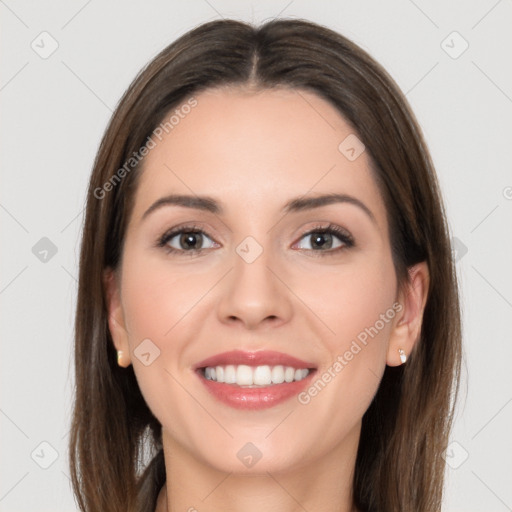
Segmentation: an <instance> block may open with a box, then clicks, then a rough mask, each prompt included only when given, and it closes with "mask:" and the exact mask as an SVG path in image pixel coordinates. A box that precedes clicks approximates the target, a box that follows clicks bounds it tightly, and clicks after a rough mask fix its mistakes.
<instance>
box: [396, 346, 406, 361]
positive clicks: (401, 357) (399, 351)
mask: <svg viewBox="0 0 512 512" xmlns="http://www.w3.org/2000/svg"><path fill="white" fill-rule="evenodd" d="M398 353H399V354H400V361H402V364H404V363H405V361H407V356H406V355H405V352H404V350H403V349H401V348H399V349H398Z"/></svg>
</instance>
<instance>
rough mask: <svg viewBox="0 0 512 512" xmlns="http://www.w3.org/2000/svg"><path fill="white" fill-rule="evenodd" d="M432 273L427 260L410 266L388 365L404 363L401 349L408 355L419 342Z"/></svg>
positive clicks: (400, 295) (394, 329) (389, 352)
mask: <svg viewBox="0 0 512 512" xmlns="http://www.w3.org/2000/svg"><path fill="white" fill-rule="evenodd" d="M429 283H430V275H429V271H428V265H427V263H426V262H425V261H422V262H421V263H418V264H416V265H414V266H412V267H409V279H408V282H407V283H406V284H405V286H404V287H403V289H402V290H401V291H400V292H399V294H398V304H399V305H400V306H401V308H400V309H398V308H397V311H399V313H398V314H397V315H396V317H395V321H394V323H393V329H392V332H391V336H390V340H389V346H388V354H387V358H386V363H387V365H388V366H398V365H400V364H402V361H401V360H400V353H399V350H400V349H402V350H403V351H404V353H405V355H406V356H407V357H408V356H409V355H410V353H411V352H412V349H413V348H414V345H415V344H416V343H417V341H418V339H419V337H420V333H421V325H422V321H423V312H424V310H425V304H426V303H427V296H428V288H429Z"/></svg>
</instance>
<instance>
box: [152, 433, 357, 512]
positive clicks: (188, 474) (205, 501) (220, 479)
mask: <svg viewBox="0 0 512 512" xmlns="http://www.w3.org/2000/svg"><path fill="white" fill-rule="evenodd" d="M359 433H360V425H358V426H357V428H356V429H354V431H353V432H352V433H350V434H349V436H347V437H346V438H345V439H344V441H343V443H342V444H341V445H340V446H338V447H336V448H335V449H334V450H331V451H330V452H329V453H327V454H324V455H323V456H322V457H321V458H320V459H319V460H316V461H313V462H311V461H308V463H307V464H305V465H303V466H301V467H298V466H297V467H295V468H291V469H290V470H288V471H286V472H279V473H278V472H271V471H262V472H261V473H258V474H256V473H254V474H249V475H247V474H236V473H224V472H221V471H218V470H216V469H215V468H212V467H211V466H209V465H205V464H204V463H202V462H200V461H198V460H197V459H196V458H195V457H193V456H192V454H190V452H188V451H187V450H186V449H185V448H184V447H183V446H181V445H179V444H177V443H175V442H174V441H173V440H172V439H169V438H168V437H167V436H166V435H165V433H163V434H164V435H163V439H164V455H165V467H166V475H167V480H166V483H165V485H164V486H163V487H162V490H161V492H160V494H159V497H158V502H157V507H156V511H155V512H174V511H177V510H183V511H187V512H216V511H218V510H223V511H225V512H239V511H243V512H261V510H276V511H279V512H299V511H301V512H303V511H304V510H322V511H323V512H355V511H356V509H355V507H354V505H353V496H352V481H353V475H354V468H355V460H356V454H357V445H358V441H359Z"/></svg>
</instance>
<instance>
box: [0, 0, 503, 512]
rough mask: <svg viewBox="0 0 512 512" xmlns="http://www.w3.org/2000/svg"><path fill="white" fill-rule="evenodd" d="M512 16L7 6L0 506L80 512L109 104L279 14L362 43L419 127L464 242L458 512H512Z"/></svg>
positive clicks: (277, 4)
mask: <svg viewBox="0 0 512 512" xmlns="http://www.w3.org/2000/svg"><path fill="white" fill-rule="evenodd" d="M511 12H512V2H511V1H510V0H501V1H496V0H489V1H487V0H486V1H480V2H476V1H474V0H473V1H466V2H441V1H436V2H426V1H420V0H417V1H415V2H413V1H411V0H393V1H389V2H378V1H360V2H356V1H341V2H333V1H331V2H326V1H316V2H309V3H308V2H306V1H300V0H292V1H290V0H284V1H274V2H269V1H265V2H235V1H227V0H208V1H207V0H193V1H190V2H187V3H185V2H181V3H178V2H169V1H167V2H166V1H163V0H160V1H156V0H155V1H152V2H142V1H133V2H130V3H128V2H121V1H120V0H116V1H108V2H100V1H99V0H89V1H82V0H76V1H75V0H74V1H68V2H64V1H46V2H44V1H41V2H35V1H31V2H28V1H27V2H17V1H14V0H5V1H4V0H0V15H1V19H2V31H1V36H0V37H1V46H0V48H1V52H2V68H1V77H0V90H1V94H0V99H1V107H2V113H1V121H2V122H1V141H2V147H1V157H2V160H1V163H2V167H1V173H2V174H1V189H0V222H1V227H2V230H1V243H2V245H1V247H2V258H1V275H0V303H1V315H2V319H1V328H2V331H1V335H2V338H1V340H2V345H1V358H0V364H1V381H2V382H1V396H0V429H1V447H0V448H1V473H0V511H29V510H37V511H46V510H48V511H60V510H69V511H71V510H76V505H75V504H74V499H73V497H72V493H71V490H70V481H69V469H68V467H67V441H68V430H69V417H70V411H71V399H72V394H71V390H72V383H73V369H72V365H71V363H70V360H71V349H72V333H73V319H74V308H75V294H76V285H77V283H76V276H77V255H78V250H79V236H80V228H81V224H82V220H83V205H84V198H85V190H86V185H87V181H88V178H89V173H90V171H91V166H92V162H93V158H94V155H95V152H96V150H97V147H98V144H99V141H100V137H101V135H102V133H103V130H104V129H105V127H106V124H107V121H108V119H109V117H110V115H111V112H112V110H113V108H114V107H115V105H116V103H117V101H118V100H119V98H120V96H121V94H122V93H123V91H124V90H125V88H126V87H127V86H128V84H129V83H130V81H131V80H132V78H133V77H134V76H135V74H136V73H137V72H138V70H139V69H140V68H141V67H142V66H143V65H144V64H146V63H147V61H148V60H150V59H151V58H152V57H153V56H154V55H155V54H156V53H157V52H158V51H160V50H161V49H162V48H163V47H164V46H166V45H167V44H169V43H170V42H172V41H173V40H175V39H176V38H177V37H178V36H180V35H182V34H183V33H185V32H186V31H188V30H189V29H191V28H192V27H194V26H196V25H198V24H200V23H202V22H205V21H209V20H213V19H216V18H220V17H233V18H237V19H240V20H244V21H253V22H260V21H262V20H265V19H268V18H270V17H275V16H282V17H300V18H306V19H310V20H312V21H316V22H319V23H322V24H325V25H327V26H329V27H331V28H333V29H335V30H338V31H340V32H341V33H342V34H344V35H346V36H348V37H349V38H351V39H353V40H354V41H355V42H356V43H358V44H359V45H361V46H362V47H363V48H364V49H366V50H367V51H368V52H370V54H371V55H373V56H374V57H375V58H376V59H377V60H378V61H379V62H381V63H382V64H383V65H384V67H385V68H386V69H387V70H388V71H389V72H390V73H391V75H392V76H393V77H394V79H395V80H396V81H397V82H398V84H399V86H400V87H401V88H402V90H403V91H404V92H406V94H407V98H408V99H409V101H410V103H411V105H412V108H413V110H414V111H415V113H416V115H417V117H418V119H419V122H420V124H421V126H422V128H423V130H424V133H425V136H426V139H427V143H428V144H429V147H430V150H431V153H432V156H433V159H434V163H435V165H436V168H437V171H438V174H439V178H440V182H441V187H442V190H443V194H444V198H445V202H446V207H447V213H448V218H449V223H450V229H451V231H452V235H453V236H454V237H456V238H457V240H456V241H455V246H456V247H457V259H458V263H457V265H458V272H459V276H460V282H461V288H462V290H461V291H462V295H463V306H464V341H465V355H464V357H465V371H464V379H463V384H462V392H461V399H460V401H459V406H458V413H457V419H456V424H455V428H454V432H453V436H452V444H451V445H450V449H449V450H448V452H447V454H446V458H447V461H448V463H449V466H448V469H447V492H446V500H445V510H448V511H464V512H471V511H475V512H476V511H485V512H491V511H497V512H501V511H506V510H512V488H511V486H510V479H511V476H512V475H511V473H512V471H511V466H512V464H511V457H510V454H511V453H512V446H511V445H512V442H511V436H510V432H511V417H512V403H511V402H512V386H511V380H512V377H511V372H510V362H511V361H512V358H511V352H512V348H511V343H510V333H511V325H510V323H511V322H510V318H511V310H512V287H511V264H510V263H511V252H512V251H511V245H512V244H511V237H510V232H511V229H510V228H511V226H510V225H511V219H512V216H511V209H512V176H511V173H510V169H511V151H510V145H511V141H512V139H511V132H512V130H511V124H512V123H511V116H510V113H511V108H512V100H511V96H512V79H511V78H512V73H511V68H510V62H511V53H512V42H511V32H512V31H511V23H510V22H511ZM42 32H47V33H48V34H43V35H41V33H42ZM453 32H457V34H453ZM57 44H58V47H57V48H56V49H55V51H54V52H53V53H52V54H51V55H47V54H48V53H49V52H50V51H51V50H52V49H53V48H52V45H53V46H55V45H57ZM466 44H468V45H469V46H468V48H467V49H466V50H465V51H463V50H464V48H465V46H466ZM45 237H46V238H47V239H48V240H46V239H44V238H45ZM41 239H43V240H41ZM45 251H47V252H45ZM55 251H56V252H55ZM41 443H44V444H41Z"/></svg>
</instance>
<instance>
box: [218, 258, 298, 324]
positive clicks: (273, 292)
mask: <svg viewBox="0 0 512 512" xmlns="http://www.w3.org/2000/svg"><path fill="white" fill-rule="evenodd" d="M223 281H224V285H223V286H224V288H223V290H222V296H221V299H220V301H219V302H218V310H217V311H218V316H219V320H220V321H221V322H223V323H226V324H234V323H239V324H242V325H243V326H244V327H245V328H246V329H250V330H254V329H257V328H258V327H260V326H261V325H264V324H269V325H272V326H273V327H277V326H279V325H282V324H284V323H286V322H289V321H290V318H291V317H292V314H293V309H292V303H291V298H292V297H291V296H292V295H293V294H292V292H291V291H290V289H289V288H288V287H287V285H286V275H285V272H284V271H283V270H282V269H281V265H278V264H277V262H276V261H275V259H274V261H272V259H271V258H270V255H269V254H268V253H267V251H265V250H263V252H262V253H261V254H260V255H259V256H258V257H257V258H256V259H255V260H254V261H252V262H250V260H246V259H244V258H243V257H241V256H239V254H238V253H235V254H234V257H233V269H232V270H231V272H229V274H228V275H227V276H226V279H225V280H223Z"/></svg>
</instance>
